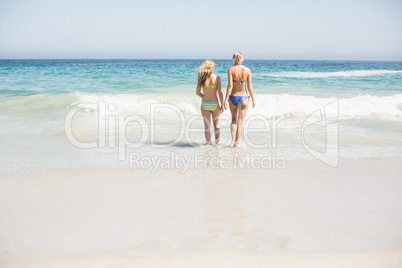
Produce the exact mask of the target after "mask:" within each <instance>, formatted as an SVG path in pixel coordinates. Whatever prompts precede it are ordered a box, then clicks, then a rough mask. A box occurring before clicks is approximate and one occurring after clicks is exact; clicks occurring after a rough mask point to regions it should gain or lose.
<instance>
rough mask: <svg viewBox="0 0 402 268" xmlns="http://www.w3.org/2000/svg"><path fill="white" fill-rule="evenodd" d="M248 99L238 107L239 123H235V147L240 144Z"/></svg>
mask: <svg viewBox="0 0 402 268" xmlns="http://www.w3.org/2000/svg"><path fill="white" fill-rule="evenodd" d="M248 103H249V101H248V99H245V100H244V101H243V102H242V103H241V106H240V113H239V121H238V122H237V133H236V142H235V146H236V145H237V144H238V143H239V142H240V140H241V136H242V134H243V125H244V120H245V118H246V113H247V110H248Z"/></svg>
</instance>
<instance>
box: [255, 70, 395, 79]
mask: <svg viewBox="0 0 402 268" xmlns="http://www.w3.org/2000/svg"><path fill="white" fill-rule="evenodd" d="M397 73H402V70H355V71H339V72H276V73H266V74H254V76H268V77H289V78H326V77H354V76H374V75H384V74H397Z"/></svg>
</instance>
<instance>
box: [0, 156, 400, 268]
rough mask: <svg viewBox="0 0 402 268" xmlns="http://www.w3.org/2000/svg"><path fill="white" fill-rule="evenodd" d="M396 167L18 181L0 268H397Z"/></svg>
mask: <svg viewBox="0 0 402 268" xmlns="http://www.w3.org/2000/svg"><path fill="white" fill-rule="evenodd" d="M400 164H401V162H400V161H390V160H387V161H383V160H348V161H341V162H340V165H339V166H338V167H337V168H333V167H329V166H327V165H325V164H322V163H320V162H318V161H291V162H289V163H287V168H286V169H285V170H245V169H241V170H229V171H228V170H225V171H223V170H213V169H210V168H206V169H202V170H189V171H188V172H186V173H185V174H181V173H180V171H177V170H163V171H158V172H157V173H156V174H152V173H151V172H150V171H149V170H142V171H141V170H130V169H116V168H103V169H96V170H93V169H80V170H75V169H65V170H60V171H58V172H49V173H47V174H42V173H39V174H29V175H26V176H21V175H19V176H11V177H8V178H7V179H4V178H3V179H2V180H1V187H0V210H1V211H2V214H3V215H7V217H5V218H3V219H2V221H1V223H0V230H2V231H1V233H2V235H1V237H2V239H1V240H2V243H1V258H0V259H1V263H0V264H1V266H2V267H54V266H57V267H88V266H90V267H133V266H134V267H161V266H163V267H205V266H206V265H208V266H209V267H221V266H223V265H229V266H231V267H244V266H245V265H247V266H249V267H261V266H265V265H273V266H275V267H322V266H326V267H339V266H342V267H361V266H365V267H400V265H401V263H402V251H401V241H402V234H401V232H400V226H401V223H402V216H401V214H400V211H401V209H402V208H401V206H402V205H401V204H402V197H401V195H400V193H401V190H402V182H401V180H400V176H399V174H401V171H402V170H401V165H400ZM378 166H381V169H379V168H378ZM228 174H229V176H228ZM230 175H232V176H230Z"/></svg>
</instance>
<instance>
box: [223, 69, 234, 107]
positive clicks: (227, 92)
mask: <svg viewBox="0 0 402 268" xmlns="http://www.w3.org/2000/svg"><path fill="white" fill-rule="evenodd" d="M232 89H233V78H232V74H231V73H230V69H229V71H228V88H227V89H226V97H225V101H224V103H223V107H224V108H225V110H227V109H228V104H227V103H228V100H229V96H230V93H232Z"/></svg>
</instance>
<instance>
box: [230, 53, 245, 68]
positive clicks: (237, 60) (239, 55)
mask: <svg viewBox="0 0 402 268" xmlns="http://www.w3.org/2000/svg"><path fill="white" fill-rule="evenodd" d="M243 59H244V58H243V54H242V53H241V52H239V51H237V52H235V54H233V57H232V60H233V63H234V64H235V65H237V64H239V63H241V62H243Z"/></svg>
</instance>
